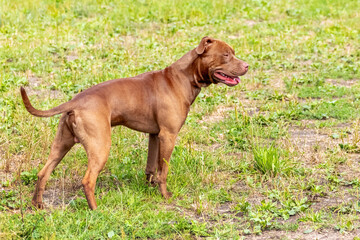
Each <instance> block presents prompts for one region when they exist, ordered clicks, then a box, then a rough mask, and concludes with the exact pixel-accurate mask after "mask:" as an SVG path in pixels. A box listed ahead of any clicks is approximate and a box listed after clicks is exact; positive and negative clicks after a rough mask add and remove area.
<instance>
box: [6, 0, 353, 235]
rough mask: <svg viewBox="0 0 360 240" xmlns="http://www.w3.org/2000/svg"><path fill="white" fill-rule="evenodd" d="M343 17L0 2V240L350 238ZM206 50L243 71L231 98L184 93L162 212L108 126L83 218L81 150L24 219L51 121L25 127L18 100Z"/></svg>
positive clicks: (280, 8)
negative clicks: (225, 50) (186, 100)
mask: <svg viewBox="0 0 360 240" xmlns="http://www.w3.org/2000/svg"><path fill="white" fill-rule="evenodd" d="M359 12H360V4H359V1H357V0H350V1H341V0H333V1H323V0H314V1H309V0H292V1H285V0H280V1H275V0H271V1H262V0H251V1H235V0H221V1H215V0H206V1H205V0H201V1H190V0H182V1H169V0H165V1H147V0H137V1H129V0H124V1H115V0H104V1H95V0H79V1H70V0H58V1H50V0H32V1H30V0H21V1H20V0H14V1H7V0H0V114H1V117H0V238H5V239H23V238H24V239H50V238H52V239H70V238H71V239H110V238H111V239H130V238H140V239H194V238H207V237H209V238H211V239H212V238H219V239H241V238H246V237H247V235H249V234H250V235H251V236H252V237H255V236H256V234H260V233H261V234H262V236H263V237H264V238H270V237H271V236H272V235H271V234H272V231H269V230H273V231H279V232H276V233H279V234H283V232H284V231H285V232H286V234H285V236H283V237H287V238H289V239H294V238H295V239H296V238H301V237H303V238H305V237H306V235H301V234H304V232H307V233H311V232H318V233H323V232H325V233H326V232H329V234H333V235H336V236H337V237H338V238H342V237H343V236H344V235H341V234H344V233H347V234H348V235H346V236H347V237H349V238H350V237H355V236H356V234H357V233H358V231H359V228H360V221H359V218H358V214H359V212H360V210H359V209H360V208H359V206H360V203H359V201H358V199H359V186H360V184H359V182H360V180H359V170H358V169H360V166H359V163H358V161H357V159H358V153H359V149H360V144H359V139H360V137H359V124H358V121H359V118H360V111H359V105H360V97H359V96H360V83H359V81H360V61H359V59H360V51H359V49H360V27H359V24H358V23H359V22H360V15H359ZM206 35H208V36H212V37H215V38H219V39H222V40H224V41H226V42H227V43H229V44H230V45H231V46H232V47H233V48H234V49H235V51H236V54H237V56H238V57H239V58H241V59H243V60H245V61H246V62H248V63H249V65H250V69H249V72H248V73H247V74H246V75H245V76H243V77H242V83H241V84H239V85H238V86H236V87H234V88H229V87H227V86H224V85H220V84H218V85H215V86H210V87H208V88H206V89H203V90H202V92H201V93H200V94H199V97H198V98H197V100H196V101H195V103H194V105H193V106H192V109H191V111H190V113H189V116H188V118H187V120H186V123H185V125H184V126H183V128H182V130H181V132H180V134H179V137H178V139H177V144H176V147H175V149H174V152H173V155H172V159H171V162H170V166H171V167H170V172H169V177H168V188H169V190H170V191H172V192H173V194H174V195H173V197H172V198H171V199H170V200H164V199H163V198H162V197H161V195H160V193H159V191H158V189H157V188H152V187H150V186H148V185H147V184H146V183H145V173H144V169H145V165H146V155H147V136H146V135H145V134H143V133H137V132H134V131H131V130H129V129H126V128H123V127H117V128H114V129H113V130H112V148H111V153H110V156H109V160H108V162H107V164H106V166H105V169H104V171H103V172H102V173H101V174H100V176H99V178H98V182H97V187H96V193H95V195H96V199H97V203H98V206H99V208H98V209H97V210H96V211H90V210H88V207H87V203H86V200H85V196H84V194H83V192H82V189H81V179H82V177H83V176H84V174H85V169H86V165H87V159H86V154H85V151H84V150H83V148H82V147H81V146H77V147H74V148H73V149H72V150H71V151H70V152H69V153H68V155H67V156H66V157H65V158H64V160H63V161H62V162H61V163H60V164H59V166H58V167H57V168H56V169H55V171H54V172H53V173H52V175H51V177H50V180H49V182H48V184H47V191H46V192H45V196H44V198H45V200H46V201H47V208H46V209H45V210H36V209H34V208H32V206H31V197H32V193H33V191H34V184H35V181H36V174H37V172H38V171H39V170H40V169H41V168H42V167H43V165H44V164H45V162H46V159H47V156H48V154H49V149H50V145H51V142H52V139H53V138H54V135H55V131H56V128H57V123H58V119H59V117H58V116H56V117H52V118H43V119H40V118H36V117H33V116H31V115H30V114H29V113H28V112H27V111H26V110H25V109H24V107H23V105H22V102H21V97H20V93H19V87H20V86H27V87H28V89H29V90H30V91H29V93H30V95H31V96H30V99H31V101H32V103H33V105H34V106H36V107H37V108H41V109H49V108H51V107H53V106H56V105H59V104H60V103H63V102H65V101H68V100H69V99H71V98H72V97H73V96H74V95H75V94H76V93H78V92H80V91H81V90H83V89H86V88H88V87H90V86H92V85H94V84H97V83H100V82H103V81H106V80H110V79H114V78H122V77H130V76H134V75H137V74H140V73H143V72H146V71H152V70H158V69H162V68H164V67H166V66H168V65H170V64H171V63H173V62H174V61H175V60H177V59H179V58H180V57H181V56H182V55H184V54H185V53H186V52H187V51H189V50H191V49H193V48H195V47H196V45H197V44H198V43H199V41H200V39H201V38H202V37H204V36H206ZM335 200H336V201H335ZM323 230H324V231H323ZM333 231H336V232H333ZM299 234H300V235H299ZM329 236H330V235H328V237H329Z"/></svg>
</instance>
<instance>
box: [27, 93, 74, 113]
mask: <svg viewBox="0 0 360 240" xmlns="http://www.w3.org/2000/svg"><path fill="white" fill-rule="evenodd" d="M20 92H21V97H22V100H23V102H24V105H25V108H26V110H27V111H28V112H29V113H31V114H32V115H34V116H37V117H51V116H54V115H57V114H60V113H63V112H68V111H70V110H72V108H73V102H71V101H70V102H66V103H63V104H61V105H59V106H57V107H54V108H52V109H49V110H45V111H42V110H38V109H36V108H34V107H33V106H32V105H31V103H30V100H29V97H28V95H27V94H26V91H25V89H24V88H23V87H20Z"/></svg>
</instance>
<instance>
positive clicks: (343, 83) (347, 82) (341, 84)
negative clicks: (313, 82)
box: [325, 79, 360, 88]
mask: <svg viewBox="0 0 360 240" xmlns="http://www.w3.org/2000/svg"><path fill="white" fill-rule="evenodd" d="M359 81H360V79H351V80H344V79H326V80H325V82H326V83H329V84H332V85H334V86H339V87H347V88H351V87H352V86H353V85H354V84H356V83H358V82H359Z"/></svg>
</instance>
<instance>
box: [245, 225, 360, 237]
mask: <svg viewBox="0 0 360 240" xmlns="http://www.w3.org/2000/svg"><path fill="white" fill-rule="evenodd" d="M306 230H307V229H306V228H305V227H302V226H301V227H299V229H298V230H297V231H296V232H286V231H276V230H271V231H266V232H263V233H262V234H261V235H259V236H245V239H246V240H268V239H274V240H275V239H279V240H280V239H297V240H343V239H344V240H345V239H353V238H354V237H356V236H359V234H360V230H358V229H356V230H354V231H353V232H351V233H340V232H337V231H334V230H329V229H323V230H318V231H313V232H310V233H304V232H305V231H306Z"/></svg>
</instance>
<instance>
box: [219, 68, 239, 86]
mask: <svg viewBox="0 0 360 240" xmlns="http://www.w3.org/2000/svg"><path fill="white" fill-rule="evenodd" d="M214 77H216V78H217V79H218V80H219V81H220V82H222V83H224V84H226V85H228V86H235V85H237V84H239V83H240V78H239V77H238V76H229V75H227V74H225V73H224V72H223V71H219V70H218V71H216V72H214Z"/></svg>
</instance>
